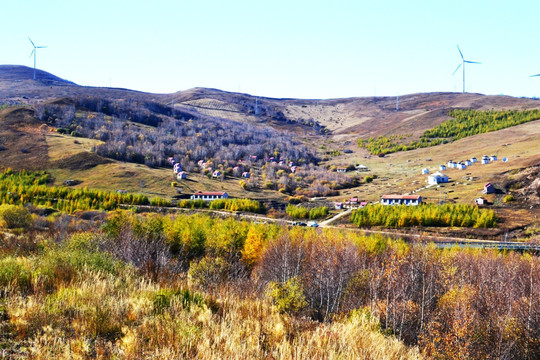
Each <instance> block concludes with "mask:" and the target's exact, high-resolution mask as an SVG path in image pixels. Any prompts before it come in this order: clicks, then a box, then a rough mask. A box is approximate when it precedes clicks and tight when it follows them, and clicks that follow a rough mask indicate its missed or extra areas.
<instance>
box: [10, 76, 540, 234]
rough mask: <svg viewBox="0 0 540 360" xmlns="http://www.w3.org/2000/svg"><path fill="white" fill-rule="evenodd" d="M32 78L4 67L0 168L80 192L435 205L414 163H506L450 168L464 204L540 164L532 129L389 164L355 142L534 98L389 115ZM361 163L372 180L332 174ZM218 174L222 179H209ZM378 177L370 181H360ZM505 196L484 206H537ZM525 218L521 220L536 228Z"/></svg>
mask: <svg viewBox="0 0 540 360" xmlns="http://www.w3.org/2000/svg"><path fill="white" fill-rule="evenodd" d="M32 71H33V69H30V68H25V67H16V66H0V97H1V98H2V99H3V100H2V103H3V104H4V105H13V104H18V105H24V107H23V108H20V107H19V108H17V107H16V108H8V109H4V110H3V111H2V112H1V113H0V123H1V124H2V130H1V131H0V146H1V148H0V149H2V155H3V157H2V160H1V161H0V168H5V167H13V168H15V169H18V168H29V169H46V170H48V171H49V172H51V174H52V175H53V177H54V178H55V184H56V185H59V184H62V183H63V182H64V181H66V180H78V181H80V185H77V186H81V187H84V186H88V187H93V188H99V189H106V190H117V189H126V190H128V191H130V192H143V193H146V194H147V195H151V196H152V195H160V196H173V195H176V194H177V189H176V188H174V187H171V182H178V186H179V188H180V189H182V191H183V193H184V194H186V193H188V194H189V193H193V192H195V191H198V190H208V191H227V192H228V193H229V194H230V195H232V196H234V197H250V198H256V199H261V200H265V199H266V200H279V201H283V200H284V199H285V197H286V196H287V195H298V196H307V197H321V196H324V197H330V199H331V200H345V199H347V198H348V197H350V196H353V195H354V196H358V197H361V198H363V199H366V200H369V201H377V200H378V199H379V197H380V196H381V195H382V194H385V193H391V192H392V193H407V192H413V191H420V192H419V193H420V194H422V195H423V196H424V197H425V198H426V199H427V201H430V202H437V201H438V200H439V196H440V194H441V193H440V192H437V190H439V189H438V188H427V189H421V188H423V187H424V185H425V176H421V175H420V170H421V169H422V168H424V167H428V168H430V169H431V170H432V171H434V170H436V167H438V165H439V164H443V163H446V161H448V160H450V159H454V160H459V159H467V158H470V157H472V156H476V157H481V156H482V155H485V154H488V155H491V154H497V155H499V157H501V158H502V157H507V158H508V159H509V160H510V161H508V162H507V163H502V162H499V163H496V164H493V165H490V166H489V167H482V168H480V167H478V168H475V169H473V168H470V170H469V171H466V172H465V173H463V174H458V171H457V170H452V171H453V172H455V174H454V173H452V174H449V175H450V177H451V178H452V180H453V183H452V184H450V186H452V188H451V189H448V191H447V194H446V195H447V196H448V200H450V201H453V202H465V203H471V202H472V201H473V200H474V198H475V197H477V196H480V190H481V188H482V186H483V184H484V183H485V182H493V183H495V184H497V186H499V187H500V188H501V189H504V188H505V186H506V187H508V186H509V185H508V183H509V181H510V180H512V177H514V178H515V177H516V176H518V175H516V174H517V173H516V172H521V171H524V170H523V169H526V168H528V167H531V166H534V165H535V164H537V163H538V162H540V159H539V158H538V153H540V148H539V146H540V145H539V144H538V141H537V139H538V138H539V137H540V130H539V127H538V121H532V122H530V123H527V124H522V125H519V126H515V127H511V128H508V129H504V130H499V131H495V132H492V133H487V134H481V135H476V136H472V137H468V138H465V139H461V140H459V141H456V142H454V143H451V144H446V145H439V146H436V147H433V148H426V149H417V150H414V151H407V152H401V153H396V154H392V155H391V156H388V157H385V158H378V157H371V156H370V155H369V154H368V153H367V151H366V150H364V149H360V148H359V147H358V146H357V145H356V141H354V140H356V139H358V138H366V137H369V136H378V135H392V134H393V135H406V136H407V139H411V138H414V137H416V136H419V135H420V134H422V133H423V132H424V131H425V130H427V129H431V128H433V127H434V126H436V125H438V124H440V123H442V122H444V121H445V120H447V119H448V118H449V117H448V113H449V110H450V109H479V110H488V109H495V110H498V109H518V110H519V109H530V108H538V107H540V106H539V105H540V102H539V101H538V100H536V99H525V98H513V97H508V96H485V95H481V94H461V93H427V94H412V95H406V96H402V97H400V102H399V103H400V109H399V111H396V109H395V105H396V98H394V97H379V98H373V97H370V98H367V97H366V98H348V99H327V100H316V99H311V100H304V99H277V98H266V97H257V96H252V95H248V94H241V93H234V92H226V91H221V90H217V89H205V88H194V89H189V90H185V91H180V92H177V93H174V94H149V93H144V92H138V91H132V90H126V89H112V88H95V87H83V86H79V85H76V84H73V83H70V82H66V81H62V80H61V79H60V78H58V77H55V76H54V75H50V74H49V75H50V76H49V78H51V79H60V80H54V81H52V80H51V82H49V83H48V84H47V85H45V84H44V83H43V82H41V81H33V80H30V79H29V77H31V74H32ZM40 74H41V73H40ZM44 76H45V75H44ZM0 105H1V104H0ZM449 154H452V155H451V156H450V155H449ZM168 157H174V159H175V161H177V162H179V163H180V164H181V165H182V168H183V169H184V171H187V179H182V180H178V181H177V179H176V178H175V177H174V175H173V173H172V169H171V167H170V165H169V163H168V161H167V158H168ZM280 160H281V161H282V162H283V163H282V164H280V163H279V162H280ZM201 161H202V162H201ZM289 162H293V163H294V164H295V165H299V167H298V169H297V170H293V169H292V167H290V166H289ZM360 163H362V164H365V165H367V166H368V168H369V169H370V171H369V172H367V173H355V172H348V173H337V172H335V171H333V170H335V168H336V167H340V166H341V167H343V166H344V167H347V166H351V165H353V164H360ZM216 170H217V171H219V174H220V175H218V176H215V177H214V176H212V174H213V173H214V171H216ZM243 173H249V174H250V178H243V177H242V174H243ZM374 175H376V176H377V177H378V179H376V180H375V181H373V182H368V181H364V180H363V178H364V176H367V177H373V176H374ZM75 183H77V182H75ZM505 184H506V185H505ZM520 184H521V182H520ZM507 185H508V186H507ZM528 186H529V184H526V183H523V184H521V185H520V188H528ZM419 189H420V190H419ZM479 189H480V190H479ZM510 192H511V190H509V189H506V190H504V193H510ZM450 194H452V195H451V196H450ZM527 194H529V193H528V192H527ZM503 195H506V194H500V195H498V197H494V196H493V197H490V198H489V200H490V201H491V202H494V201H495V202H496V203H497V204H499V205H500V206H501V208H508V209H511V208H512V206H513V207H514V208H516V206H517V207H523V208H526V207H527V206H529V207H530V206H533V207H536V205H535V204H536V203H534V204H533V203H531V201H532V200H530V199H533V200H534V199H536V197H534V196H530V195H526V194H524V195H521V193H515V198H516V200H517V201H516V202H515V203H514V204H504V206H503V205H502V204H503V203H502V197H503ZM531 214H532V213H529V214H528V215H527V216H524V217H522V219H526V221H529V222H530V221H533V220H531V219H534V216H533V215H534V214H532V215H531ZM531 216H532V217H531ZM524 221H525V220H524ZM519 223H520V224H521V223H524V222H519ZM509 227H515V223H512V225H509Z"/></svg>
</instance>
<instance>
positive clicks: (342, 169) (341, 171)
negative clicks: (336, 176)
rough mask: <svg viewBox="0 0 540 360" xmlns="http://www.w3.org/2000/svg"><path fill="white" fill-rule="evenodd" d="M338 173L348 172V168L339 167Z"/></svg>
mask: <svg viewBox="0 0 540 360" xmlns="http://www.w3.org/2000/svg"><path fill="white" fill-rule="evenodd" d="M336 171H337V172H339V173H344V172H347V168H344V167H339V168H337V169H336Z"/></svg>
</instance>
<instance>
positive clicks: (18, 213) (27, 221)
mask: <svg viewBox="0 0 540 360" xmlns="http://www.w3.org/2000/svg"><path fill="white" fill-rule="evenodd" d="M0 220H1V222H2V223H3V224H4V225H5V227H7V228H8V229H13V228H27V227H29V226H30V225H31V224H32V216H31V215H30V212H29V211H28V209H26V208H24V207H23V206H16V205H7V204H4V205H0Z"/></svg>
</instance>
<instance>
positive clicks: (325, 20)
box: [0, 0, 540, 98]
mask: <svg viewBox="0 0 540 360" xmlns="http://www.w3.org/2000/svg"><path fill="white" fill-rule="evenodd" d="M539 14H540V1H538V0H530V1H529V0H527V1H525V0H514V1H507V0H504V1H501V0H491V1H484V0H474V1H473V0H468V1H462V0H456V1H447V0H429V1H428V0H426V1H415V0H409V1H403V0H400V1H363V0H356V1H352V0H351V1H340V0H334V1H330V0H327V1H322V0H311V1H304V0H297V1H295V0H289V1H282V0H272V1H266V0H259V1H253V0H251V1H248V0H246V1H235V0H229V1H222V0H200V1H195V0H190V1H187V0H177V1H165V0H163V1H161V0H153V1H148V0H147V1H137V0H131V1H124V0H107V1H102V0H93V1H87V0H58V1H53V0H17V1H10V0H0V15H1V17H0V18H1V19H2V20H1V21H0V64H18V65H26V66H30V67H31V66H33V59H32V58H30V57H29V55H30V52H31V51H32V46H31V44H30V42H29V41H28V37H30V38H32V40H33V41H34V43H35V44H36V45H44V46H47V48H45V49H38V53H37V67H38V68H39V69H42V70H45V71H48V72H50V73H52V74H54V75H57V76H59V77H61V78H64V79H67V80H70V81H73V82H75V83H77V84H79V85H85V86H112V87H121V88H129V89H134V90H140V91H146V92H154V93H171V92H176V91H180V90H186V89H189V88H193V87H210V88H218V89H222V90H226V91H234V92H243V93H249V94H252V95H258V96H268V97H279V98H284V97H292V98H340V97H356V96H395V95H405V94H410V93H419V92H434V91H445V92H452V91H455V92H460V91H461V90H462V73H461V69H459V70H458V72H457V73H456V74H455V75H452V73H453V72H454V70H455V69H456V67H457V66H458V65H459V64H460V62H461V58H460V55H459V52H458V50H457V45H458V44H459V46H460V48H461V50H462V52H463V54H464V56H465V59H467V60H472V61H478V62H481V64H479V65H476V64H469V65H467V67H466V83H465V85H466V91H467V92H475V93H483V94H506V95H512V96H525V97H540V77H532V78H531V77H529V76H530V75H533V74H539V73H540V37H539V35H540V21H538V15H539Z"/></svg>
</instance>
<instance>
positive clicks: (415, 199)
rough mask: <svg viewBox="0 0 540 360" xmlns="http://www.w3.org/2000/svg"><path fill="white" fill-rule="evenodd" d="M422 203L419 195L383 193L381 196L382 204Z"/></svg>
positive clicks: (414, 204)
mask: <svg viewBox="0 0 540 360" xmlns="http://www.w3.org/2000/svg"><path fill="white" fill-rule="evenodd" d="M421 203H422V197H421V196H420V195H383V196H382V198H381V204H382V205H408V206H416V205H420V204H421Z"/></svg>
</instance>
